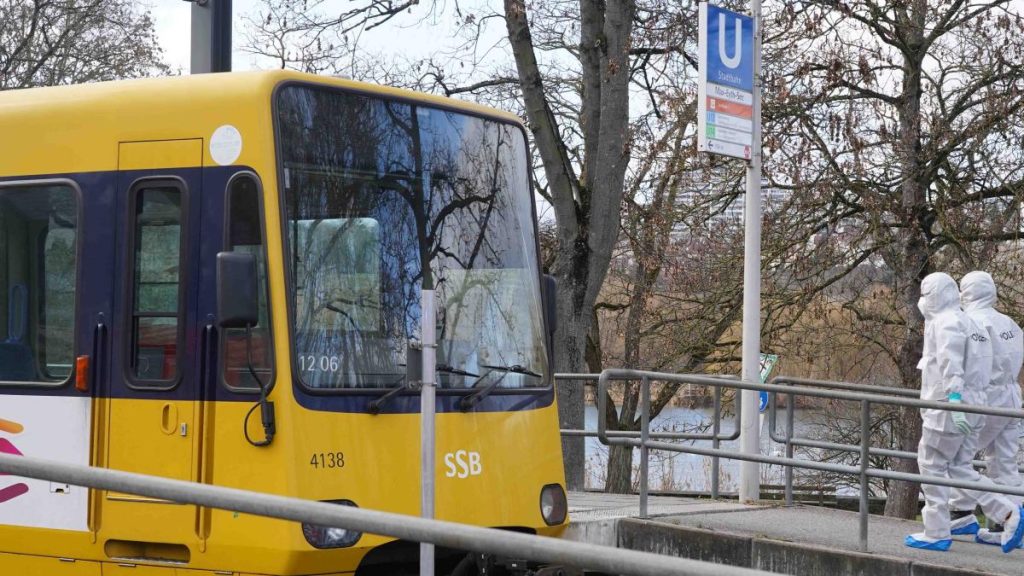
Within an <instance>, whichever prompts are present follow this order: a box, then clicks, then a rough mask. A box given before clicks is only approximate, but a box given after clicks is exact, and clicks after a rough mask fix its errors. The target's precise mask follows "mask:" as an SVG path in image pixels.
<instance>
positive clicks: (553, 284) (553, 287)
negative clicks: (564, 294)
mask: <svg viewBox="0 0 1024 576" xmlns="http://www.w3.org/2000/svg"><path fill="white" fill-rule="evenodd" d="M541 288H542V289H541V299H542V300H543V302H544V322H545V323H546V324H547V326H548V333H549V334H554V333H555V330H556V329H557V328H558V298H557V296H558V281H557V280H555V277H554V276H551V275H550V274H545V275H544V282H543V284H542V285H541Z"/></svg>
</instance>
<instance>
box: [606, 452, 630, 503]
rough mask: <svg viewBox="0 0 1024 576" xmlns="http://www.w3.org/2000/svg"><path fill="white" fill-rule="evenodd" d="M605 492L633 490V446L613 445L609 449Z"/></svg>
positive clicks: (618, 492) (624, 492) (627, 492)
mask: <svg viewBox="0 0 1024 576" xmlns="http://www.w3.org/2000/svg"><path fill="white" fill-rule="evenodd" d="M604 491H605V492H611V493H613V494H629V493H631V492H632V491H633V447H632V446H611V447H609V449H608V476H607V480H606V481H605V487H604Z"/></svg>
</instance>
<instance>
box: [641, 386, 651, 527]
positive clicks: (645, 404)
mask: <svg viewBox="0 0 1024 576" xmlns="http://www.w3.org/2000/svg"><path fill="white" fill-rule="evenodd" d="M640 385H641V386H642V388H641V389H640V517H641V518H647V461H648V458H649V456H650V449H649V448H648V447H647V436H648V434H650V430H648V427H649V426H650V423H651V422H650V418H651V381H650V380H649V379H648V378H647V377H646V376H645V377H644V378H643V380H641V382H640Z"/></svg>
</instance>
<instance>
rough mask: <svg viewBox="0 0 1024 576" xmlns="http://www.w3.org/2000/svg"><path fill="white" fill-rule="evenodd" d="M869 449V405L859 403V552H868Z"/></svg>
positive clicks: (865, 402)
mask: <svg viewBox="0 0 1024 576" xmlns="http://www.w3.org/2000/svg"><path fill="white" fill-rule="evenodd" d="M870 447H871V403H870V402H868V401H867V400H865V401H863V402H861V403H860V551H861V552H867V551H868V512H869V510H868V506H869V504H870V503H869V501H868V460H869V457H870V452H869V449H870Z"/></svg>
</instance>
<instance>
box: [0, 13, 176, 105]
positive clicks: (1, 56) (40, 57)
mask: <svg viewBox="0 0 1024 576" xmlns="http://www.w3.org/2000/svg"><path fill="white" fill-rule="evenodd" d="M162 57H163V53H162V50H161V49H160V46H159V44H158V42H157V38H156V33H155V31H154V29H153V21H152V19H151V18H150V15H149V13H148V12H144V11H140V10H139V9H138V8H137V7H136V6H135V3H133V2H129V1H127V0H0V90H7V89H12V88H28V87H31V86H52V85H56V84H78V83H83V82H97V81H102V80H115V79H118V78H131V77H139V76H151V75H156V74H166V73H168V72H169V69H168V67H167V65H166V64H165V63H164V62H163V60H162Z"/></svg>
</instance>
